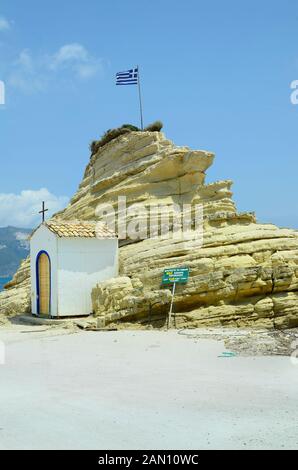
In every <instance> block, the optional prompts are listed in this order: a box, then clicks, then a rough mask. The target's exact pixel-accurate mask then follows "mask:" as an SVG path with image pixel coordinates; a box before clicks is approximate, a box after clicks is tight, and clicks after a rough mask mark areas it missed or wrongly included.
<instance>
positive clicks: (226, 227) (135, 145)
mask: <svg viewBox="0 0 298 470" xmlns="http://www.w3.org/2000/svg"><path fill="white" fill-rule="evenodd" d="M213 158H214V155H213V154H212V153H210V152H205V151H200V150H197V151H193V150H190V149H189V148H188V147H177V146H175V145H174V144H173V143H172V142H171V141H169V140H167V139H166V138H165V136H164V135H163V134H162V133H160V132H130V133H128V134H124V135H121V136H119V137H117V138H116V139H114V140H112V141H111V142H109V143H107V144H106V145H104V146H102V147H99V148H96V150H95V153H94V154H93V155H92V156H91V159H90V162H89V164H88V165H87V168H86V171H85V174H84V178H83V180H82V183H81V184H80V186H79V189H78V191H77V193H76V194H75V195H74V197H73V198H72V200H71V201H70V204H69V206H68V207H67V208H66V209H65V210H64V211H62V212H60V213H59V214H56V215H55V217H56V218H60V219H63V220H72V219H81V220H90V219H94V218H95V210H96V208H97V206H98V204H105V203H109V204H111V205H112V206H113V207H114V209H115V212H116V213H117V211H118V196H122V197H123V196H125V197H126V200H127V207H131V206H132V205H133V204H136V203H142V204H143V208H144V210H145V212H146V211H148V212H149V211H150V210H152V209H154V208H155V207H157V206H159V205H161V204H163V205H164V204H167V205H169V206H170V205H172V204H176V205H179V206H182V205H183V204H191V205H192V207H194V206H195V205H198V204H201V205H203V243H202V238H201V235H200V234H199V233H198V232H197V231H194V230H192V232H191V233H190V234H189V236H188V237H186V238H181V237H180V238H179V237H178V238H175V237H170V238H164V239H163V238H160V237H159V238H158V237H157V238H148V239H146V238H145V237H144V236H143V237H141V240H122V241H120V247H121V248H120V275H119V277H118V278H115V279H111V280H109V281H105V282H103V283H101V284H99V285H98V286H96V287H95V288H94V290H93V294H92V300H93V307H94V312H95V314H96V315H98V316H99V317H100V318H101V319H102V320H103V322H104V323H106V324H108V323H111V322H139V323H143V324H146V323H152V324H154V325H156V326H159V325H162V324H164V322H165V318H166V313H167V312H168V309H169V301H170V296H171V294H170V291H169V289H167V288H164V287H161V285H160V283H161V275H162V271H163V269H164V268H172V267H182V266H188V267H189V268H190V278H189V282H188V283H187V284H186V285H184V286H177V290H176V295H175V304H174V312H175V321H176V325H177V327H181V326H190V327H195V326H201V325H235V326H240V325H241V326H245V325H247V326H254V325H255V326H262V327H264V326H265V327H276V328H284V327H292V326H298V232H297V231H295V230H290V229H280V228H278V227H276V226H274V225H271V224H258V223H256V220H255V216H254V214H253V213H249V212H247V213H238V212H237V210H236V207H235V204H234V202H233V200H232V192H231V185H232V182H231V181H217V182H215V183H210V184H205V172H206V170H207V168H208V167H209V166H210V165H211V164H212V162H213ZM171 214H172V215H171V217H172V218H171V220H170V227H171V229H172V228H173V224H174V219H175V213H174V212H172V213H171ZM191 216H192V222H194V214H193V212H191ZM155 223H156V225H158V216H156V220H155ZM29 310H30V289H29V265H28V261H25V262H24V263H23V264H22V266H21V267H20V269H19V271H18V272H17V274H16V275H15V277H14V279H13V280H12V281H11V283H10V285H9V286H8V288H7V289H6V290H5V292H3V293H1V294H0V311H1V312H3V313H6V314H10V313H12V311H13V312H20V313H22V312H24V311H29Z"/></svg>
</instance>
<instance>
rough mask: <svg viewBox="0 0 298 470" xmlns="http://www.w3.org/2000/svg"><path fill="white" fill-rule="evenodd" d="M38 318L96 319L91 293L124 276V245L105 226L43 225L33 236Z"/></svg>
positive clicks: (33, 297) (34, 310) (34, 305)
mask: <svg viewBox="0 0 298 470" xmlns="http://www.w3.org/2000/svg"><path fill="white" fill-rule="evenodd" d="M30 259H31V305H32V314H34V315H40V316H47V317H67V316H80V315H89V314H90V313H92V304H91V291H92V289H93V287H95V286H96V284H97V283H98V282H100V281H104V280H106V279H109V278H111V277H114V276H117V275H118V239H117V236H116V234H115V233H114V232H112V231H111V230H109V229H108V228H107V227H106V226H105V225H104V224H103V223H101V222H93V221H91V222H80V221H75V222H66V221H57V220H52V221H47V222H43V223H42V224H41V225H40V226H39V227H38V228H37V229H36V230H35V231H34V232H33V234H32V235H31V239H30Z"/></svg>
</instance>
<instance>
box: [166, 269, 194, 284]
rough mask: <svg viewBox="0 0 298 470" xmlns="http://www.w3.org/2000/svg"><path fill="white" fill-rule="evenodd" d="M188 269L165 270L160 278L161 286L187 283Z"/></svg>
mask: <svg viewBox="0 0 298 470" xmlns="http://www.w3.org/2000/svg"><path fill="white" fill-rule="evenodd" d="M188 276H189V268H172V269H165V270H164V272H163V276H162V281H161V282H162V284H174V283H178V282H180V283H186V282H187V281H188Z"/></svg>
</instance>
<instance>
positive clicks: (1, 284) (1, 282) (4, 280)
mask: <svg viewBox="0 0 298 470" xmlns="http://www.w3.org/2000/svg"><path fill="white" fill-rule="evenodd" d="M10 280H11V277H0V292H1V291H2V290H3V287H4V286H5V284H7V283H8V282H9V281H10Z"/></svg>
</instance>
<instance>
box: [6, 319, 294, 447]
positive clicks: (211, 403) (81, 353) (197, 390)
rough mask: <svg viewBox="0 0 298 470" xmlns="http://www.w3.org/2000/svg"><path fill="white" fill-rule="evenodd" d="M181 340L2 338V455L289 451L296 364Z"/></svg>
mask: <svg viewBox="0 0 298 470" xmlns="http://www.w3.org/2000/svg"><path fill="white" fill-rule="evenodd" d="M182 333H183V334H179V333H178V332H177V331H169V332H165V331H115V332H86V331H73V330H70V329H64V330H63V329H61V328H56V329H50V330H49V329H47V328H46V327H41V326H20V325H14V326H12V325H10V326H8V327H6V328H2V329H0V340H1V341H3V342H4V344H5V349H6V358H5V364H3V365H0V407H1V408H0V449H279V448H281V449H297V448H298V429H297V423H298V398H297V397H298V365H294V364H293V363H292V362H291V360H290V358H289V357H287V356H282V355H277V356H260V355H259V356H245V355H244V356H243V355H241V352H236V355H235V356H234V355H232V356H227V357H225V355H224V354H223V353H225V352H227V349H226V347H225V344H224V341H223V340H222V339H221V332H218V333H217V334H216V335H214V334H213V333H214V332H213V333H212V332H210V331H206V332H204V331H203V330H199V331H197V330H196V331H194V330H192V331H191V332H182ZM224 334H225V335H227V333H226V332H225V333H224ZM239 335H240V336H239ZM237 338H238V340H239V338H240V340H241V341H240V342H242V343H243V341H244V340H243V339H242V338H241V332H238V330H237ZM243 338H244V337H243ZM238 343H239V341H238Z"/></svg>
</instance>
